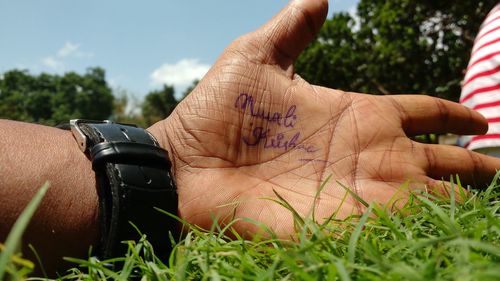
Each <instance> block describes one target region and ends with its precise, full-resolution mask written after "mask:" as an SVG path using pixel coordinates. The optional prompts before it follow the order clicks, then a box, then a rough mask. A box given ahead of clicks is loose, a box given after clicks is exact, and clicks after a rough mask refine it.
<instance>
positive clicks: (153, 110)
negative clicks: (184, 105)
mask: <svg viewBox="0 0 500 281" xmlns="http://www.w3.org/2000/svg"><path fill="white" fill-rule="evenodd" d="M174 94H175V90H174V87H173V86H169V85H163V89H161V90H156V91H152V92H149V93H148V94H147V95H146V97H145V99H144V102H143V104H142V115H143V116H144V119H145V121H146V124H147V125H152V124H154V123H156V122H158V121H160V120H162V119H165V118H166V117H167V116H169V115H170V114H171V113H172V112H173V111H174V109H175V107H176V106H177V104H178V101H177V100H176V99H175V96H174Z"/></svg>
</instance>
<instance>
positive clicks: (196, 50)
mask: <svg viewBox="0 0 500 281" xmlns="http://www.w3.org/2000/svg"><path fill="white" fill-rule="evenodd" d="M358 1H359V0H334V1H332V0H329V4H330V5H329V6H330V10H329V15H331V14H332V13H333V12H337V11H346V12H353V11H354V9H355V6H356V5H357V2H358ZM287 2H288V1H286V0H251V1H241V0H240V1H235V0H213V1H202V0H194V1H180V0H177V1H175V0H149V1H131V0H121V1H119V0H85V1H76V0H73V1H70V0H0V73H2V72H5V71H8V70H11V69H14V68H17V69H26V70H28V71H29V72H30V73H32V74H39V73H41V72H48V73H54V74H63V73H65V72H68V71H76V72H78V73H84V72H85V69H87V68H88V67H94V66H99V67H103V68H104V69H105V70H106V75H107V81H108V83H109V84H110V85H111V86H112V87H113V88H115V89H124V90H126V91H127V92H128V93H129V94H130V95H133V96H135V97H138V98H141V97H143V96H144V95H145V94H146V93H147V92H148V91H150V90H153V89H158V88H160V87H161V86H162V85H163V84H164V83H168V84H170V85H174V87H175V89H176V92H177V94H180V93H182V92H183V91H184V89H186V87H187V86H189V85H190V84H191V82H192V81H193V80H194V79H196V78H201V77H202V76H203V75H204V74H205V73H206V71H207V70H208V69H209V68H210V65H211V64H213V63H214V61H215V60H216V59H217V57H218V56H219V54H220V53H221V52H222V51H223V49H224V48H225V46H227V45H228V44H229V43H230V42H231V41H232V40H234V39H235V38H237V37H238V36H240V35H243V34H245V33H247V32H249V31H252V30H254V29H256V28H258V27H259V26H260V25H262V24H263V23H265V22H266V21H267V20H268V19H270V18H271V17H272V16H273V15H274V14H275V13H277V12H278V11H279V10H280V9H281V8H282V7H284V6H285V5H286V3H287Z"/></svg>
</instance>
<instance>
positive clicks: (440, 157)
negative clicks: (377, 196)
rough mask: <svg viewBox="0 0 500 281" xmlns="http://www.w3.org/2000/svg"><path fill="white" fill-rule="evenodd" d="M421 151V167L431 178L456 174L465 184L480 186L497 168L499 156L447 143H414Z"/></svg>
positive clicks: (489, 178)
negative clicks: (487, 154)
mask: <svg viewBox="0 0 500 281" xmlns="http://www.w3.org/2000/svg"><path fill="white" fill-rule="evenodd" d="M416 145H417V146H420V147H421V149H422V151H423V153H422V156H423V158H424V159H423V161H424V163H423V168H424V171H426V173H427V175H428V176H429V177H431V178H433V179H436V180H441V179H446V178H449V177H450V175H455V174H458V176H459V178H460V180H461V181H462V182H464V183H466V184H470V185H472V186H474V187H477V188H480V187H484V185H486V184H489V183H490V182H491V180H492V179H493V177H494V176H495V173H496V171H497V170H500V158H495V157H491V156H486V155H483V154H479V153H476V152H473V151H470V150H467V149H464V148H461V147H456V146H449V145H431V144H416Z"/></svg>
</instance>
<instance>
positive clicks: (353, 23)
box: [295, 0, 497, 101]
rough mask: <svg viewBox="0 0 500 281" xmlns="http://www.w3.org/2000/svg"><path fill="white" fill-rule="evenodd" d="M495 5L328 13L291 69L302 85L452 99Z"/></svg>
mask: <svg viewBox="0 0 500 281" xmlns="http://www.w3.org/2000/svg"><path fill="white" fill-rule="evenodd" d="M495 4H497V1H496V0H479V1H451V0H444V1H431V0H422V1H411V0H361V1H360V3H359V5H358V7H357V12H356V15H357V16H356V18H353V17H352V16H351V15H349V14H347V13H338V14H334V15H333V17H332V18H331V19H329V20H327V22H326V23H325V25H324V27H323V28H322V30H321V31H320V33H319V35H318V37H317V39H316V40H315V41H314V42H313V43H312V44H310V45H309V46H308V48H307V49H306V51H305V52H304V53H303V54H302V55H301V56H300V57H299V59H298V61H297V63H296V65H295V67H296V70H297V72H298V73H299V74H300V75H301V76H303V77H304V78H305V79H307V80H308V81H310V82H312V83H314V84H318V85H323V86H327V87H332V88H339V89H343V90H348V91H358V92H367V93H373V94H388V93H426V94H429V95H433V96H438V97H442V98H447V99H450V100H455V101H456V100H458V98H459V95H460V83H461V81H462V78H463V73H464V70H465V69H466V67H467V63H468V60H469V55H470V51H471V49H472V45H473V41H474V37H475V34H476V33H477V31H478V30H479V26H480V25H481V23H482V21H483V20H484V18H485V17H486V15H487V13H488V12H489V11H490V9H492V8H493V6H494V5H495Z"/></svg>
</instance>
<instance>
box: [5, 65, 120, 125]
mask: <svg viewBox="0 0 500 281" xmlns="http://www.w3.org/2000/svg"><path fill="white" fill-rule="evenodd" d="M113 100H114V97H113V95H112V93H111V89H110V87H109V86H108V85H107V83H106V79H105V71H104V70H103V69H101V68H89V69H88V70H87V71H86V73H85V74H84V75H80V74H77V73H75V72H68V73H66V74H64V75H63V76H59V75H51V74H46V73H42V74H40V75H38V76H36V75H31V74H29V73H28V72H27V71H21V70H11V71H8V72H6V73H4V74H3V78H2V79H0V118H8V119H13V120H20V121H27V122H36V123H41V124H46V125H54V124H57V123H60V122H64V121H67V120H69V119H72V118H86V119H106V118H108V117H109V116H110V115H111V112H112V109H113Z"/></svg>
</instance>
